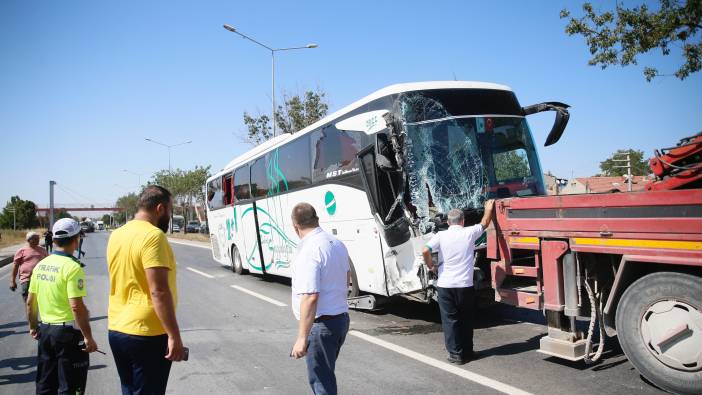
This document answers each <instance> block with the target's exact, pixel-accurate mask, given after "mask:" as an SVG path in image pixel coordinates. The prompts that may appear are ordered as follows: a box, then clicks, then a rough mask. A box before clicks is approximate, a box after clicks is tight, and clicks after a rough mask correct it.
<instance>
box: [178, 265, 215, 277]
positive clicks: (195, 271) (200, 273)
mask: <svg viewBox="0 0 702 395" xmlns="http://www.w3.org/2000/svg"><path fill="white" fill-rule="evenodd" d="M185 268H186V269H188V270H190V271H191V272H193V273H197V274H199V275H201V276H203V277H207V278H215V277H214V276H213V275H211V274H207V273H205V272H201V271H199V270H197V269H193V268H192V267H187V266H186V267H185Z"/></svg>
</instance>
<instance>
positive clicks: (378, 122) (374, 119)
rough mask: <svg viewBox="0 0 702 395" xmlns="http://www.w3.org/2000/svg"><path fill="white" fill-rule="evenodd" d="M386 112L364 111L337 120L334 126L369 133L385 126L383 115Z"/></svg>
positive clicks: (386, 111)
mask: <svg viewBox="0 0 702 395" xmlns="http://www.w3.org/2000/svg"><path fill="white" fill-rule="evenodd" d="M387 113H388V110H377V111H369V112H364V113H363V114H358V115H354V116H352V117H350V118H346V119H344V120H343V121H340V122H337V123H336V124H335V125H334V126H336V128H337V129H339V130H346V131H354V132H363V133H366V134H369V135H370V134H374V133H377V132H379V131H381V130H383V129H385V128H387V124H386V123H385V119H384V118H383V115H385V114H387Z"/></svg>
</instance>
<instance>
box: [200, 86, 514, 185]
mask: <svg viewBox="0 0 702 395" xmlns="http://www.w3.org/2000/svg"><path fill="white" fill-rule="evenodd" d="M432 89H494V90H502V91H512V89H511V88H510V87H508V86H506V85H500V84H494V83H491V82H480V81H424V82H408V83H403V84H395V85H390V86H387V87H385V88H382V89H379V90H377V91H375V92H373V93H371V94H370V95H368V96H366V97H364V98H362V99H360V100H357V101H355V102H353V103H351V104H349V105H348V106H346V107H344V108H342V109H340V110H337V111H335V112H333V113H332V114H329V115H327V116H325V117H324V118H322V119H320V120H319V121H317V122H315V123H313V124H311V125H309V126H307V127H306V128H304V129H302V130H300V131H299V132H296V133H295V134H294V135H292V134H283V135H280V136H277V137H275V138H272V139H270V140H268V141H266V142H264V143H262V144H259V145H257V146H256V147H254V148H253V149H251V150H249V151H246V152H245V153H243V154H241V155H239V156H237V157H236V158H234V159H233V160H232V161H230V162H229V163H228V164H227V165H226V166H224V168H222V170H220V171H219V172H217V173H216V174H215V175H213V177H212V178H214V177H215V176H217V175H220V173H221V172H222V171H231V170H233V169H234V168H235V167H236V166H238V165H240V164H243V163H246V162H248V161H249V160H251V159H253V158H255V157H257V156H258V155H259V154H261V153H264V152H266V151H268V150H269V149H271V148H273V147H275V146H278V145H280V144H282V143H284V142H285V141H287V140H290V139H293V138H296V137H299V136H302V135H304V134H306V133H309V132H311V131H313V130H315V129H317V128H318V127H320V126H322V125H325V124H327V123H329V122H331V121H333V120H334V119H336V118H339V117H341V116H343V115H344V114H346V113H349V112H351V111H353V110H355V109H357V108H359V107H361V106H363V105H366V104H368V103H370V102H372V101H373V100H376V99H380V98H382V97H385V96H390V95H395V94H398V93H404V92H412V91H423V90H432ZM208 182H209V179H208Z"/></svg>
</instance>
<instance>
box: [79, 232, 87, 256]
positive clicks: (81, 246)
mask: <svg viewBox="0 0 702 395" xmlns="http://www.w3.org/2000/svg"><path fill="white" fill-rule="evenodd" d="M83 240H85V231H84V230H83V229H81V230H80V243H79V244H78V259H80V258H82V257H84V256H85V251H83Z"/></svg>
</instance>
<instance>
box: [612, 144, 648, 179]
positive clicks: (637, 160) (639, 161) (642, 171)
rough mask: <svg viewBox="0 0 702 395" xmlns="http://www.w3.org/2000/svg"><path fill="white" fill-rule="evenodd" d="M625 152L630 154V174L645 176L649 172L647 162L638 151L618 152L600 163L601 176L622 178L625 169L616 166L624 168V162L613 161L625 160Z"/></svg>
mask: <svg viewBox="0 0 702 395" xmlns="http://www.w3.org/2000/svg"><path fill="white" fill-rule="evenodd" d="M626 152H631V158H630V159H631V174H632V175H635V176H645V175H647V174H649V173H650V172H651V170H650V169H649V167H648V160H646V159H645V158H644V153H643V151H638V150H631V149H629V150H618V151H616V152H614V153H613V154H612V155H611V156H610V157H609V158H607V159H605V160H604V161H603V162H600V170H602V175H603V176H607V177H615V176H623V175H625V174H626V169H625V168H623V167H616V166H626V162H616V161H614V159H626V155H623V153H624V154H625V153H626Z"/></svg>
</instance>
